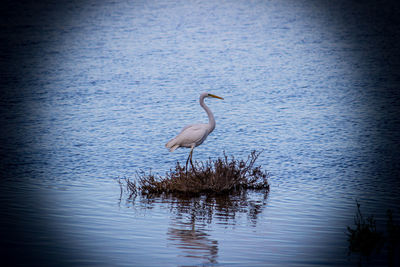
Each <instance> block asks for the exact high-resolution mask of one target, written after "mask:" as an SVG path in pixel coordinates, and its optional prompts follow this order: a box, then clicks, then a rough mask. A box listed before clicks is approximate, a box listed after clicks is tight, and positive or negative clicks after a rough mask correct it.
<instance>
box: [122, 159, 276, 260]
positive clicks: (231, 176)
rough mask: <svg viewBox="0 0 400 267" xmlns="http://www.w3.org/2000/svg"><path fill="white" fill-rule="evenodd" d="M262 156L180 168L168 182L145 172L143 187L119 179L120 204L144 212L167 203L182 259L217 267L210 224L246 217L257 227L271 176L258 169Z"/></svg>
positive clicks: (170, 234)
mask: <svg viewBox="0 0 400 267" xmlns="http://www.w3.org/2000/svg"><path fill="white" fill-rule="evenodd" d="M259 154H260V153H256V152H255V151H253V152H252V153H251V154H250V156H249V157H248V159H247V160H246V161H245V160H236V159H234V158H232V159H231V160H228V157H227V156H226V155H224V158H223V159H221V158H219V159H217V160H215V161H212V160H209V161H207V162H206V163H205V164H202V163H198V164H196V166H202V167H199V168H197V169H196V170H194V169H193V168H192V169H190V170H186V169H185V167H180V165H179V163H177V168H175V170H174V171H173V170H170V172H169V173H167V175H166V177H165V178H163V177H154V176H153V175H151V174H150V175H147V176H146V175H145V174H144V173H142V174H138V182H135V181H130V180H129V179H122V180H121V179H120V180H119V183H120V186H121V199H122V198H123V197H124V198H126V200H127V201H128V202H130V203H132V205H134V206H139V207H140V208H144V209H153V208H154V207H155V206H156V205H158V204H159V203H163V204H166V205H161V206H162V207H166V208H168V210H169V211H170V212H171V214H173V216H172V219H171V224H170V227H169V228H168V232H167V235H168V240H169V241H170V242H171V243H172V245H174V246H175V247H177V248H178V249H180V250H181V251H182V256H183V257H188V258H198V259H201V260H202V261H203V263H211V264H215V263H217V258H218V240H215V239H213V238H212V237H211V235H210V233H209V231H210V230H209V229H208V227H207V225H210V224H212V223H216V224H231V225H233V224H236V222H237V217H238V216H242V215H244V216H246V217H247V219H248V221H249V222H250V223H251V224H252V225H254V226H255V225H256V223H257V219H258V215H259V214H260V213H261V212H262V211H263V209H264V208H265V207H266V204H267V198H268V193H269V184H268V177H269V175H268V173H267V172H265V171H262V170H261V166H255V161H256V159H257V157H258V156H259ZM174 179H175V180H176V181H174ZM185 183H187V184H185ZM205 183H209V186H206V184H205ZM189 184H190V185H189ZM193 185H195V187H194V186H193ZM177 188H179V189H182V188H184V190H176V189H177Z"/></svg>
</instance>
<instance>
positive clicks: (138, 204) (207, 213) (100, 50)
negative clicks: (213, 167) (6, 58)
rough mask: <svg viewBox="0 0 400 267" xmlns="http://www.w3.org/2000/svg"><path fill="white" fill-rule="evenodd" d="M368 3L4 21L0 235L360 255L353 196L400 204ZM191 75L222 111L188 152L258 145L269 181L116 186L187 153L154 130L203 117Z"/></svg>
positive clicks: (393, 129) (65, 251)
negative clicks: (219, 193)
mask: <svg viewBox="0 0 400 267" xmlns="http://www.w3.org/2000/svg"><path fill="white" fill-rule="evenodd" d="M15 5H16V6H14V8H15V10H17V11H18V10H19V11H21V10H22V9H21V7H19V6H18V4H15ZM357 8H359V9H357ZM363 8H364V9H363ZM10 10H12V9H10ZM360 10H361V11H360ZM363 10H364V11H365V7H362V6H357V5H350V4H346V3H344V2H343V3H342V2H339V3H337V4H330V5H328V4H326V5H322V4H321V3H319V2H312V1H287V2H281V1H176V2H174V1H142V2H125V1H120V2H113V1H102V2H98V1H87V2H85V3H84V4H83V3H82V4H77V3H68V4H66V3H63V4H60V5H59V6H58V5H57V4H55V3H51V2H48V3H47V2H43V3H42V4H36V5H33V6H32V7H31V8H30V9H26V10H24V12H26V13H24V20H19V19H18V18H19V17H18V16H16V17H15V19H14V20H10V21H8V24H3V26H2V27H3V33H2V38H5V36H7V38H9V43H10V47H11V48H8V50H6V51H11V52H13V54H11V56H10V61H11V60H12V61H13V62H19V63H20V64H19V65H18V66H17V65H10V66H8V68H7V70H5V71H4V72H3V84H4V85H5V86H7V88H8V90H7V91H6V92H5V95H3V98H2V105H1V114H2V116H1V119H2V121H1V123H2V136H1V138H2V144H4V145H2V148H1V149H2V154H4V156H3V158H2V167H4V168H2V175H3V176H4V177H5V178H4V180H5V182H4V183H2V185H1V187H2V188H1V192H3V193H2V196H1V199H2V201H5V203H7V204H8V205H9V209H7V210H4V211H2V214H1V215H2V218H8V219H6V220H4V221H3V223H2V225H1V226H2V230H4V231H6V229H9V228H13V227H14V228H15V229H16V230H14V232H15V233H17V234H15V235H14V232H12V234H11V233H10V232H9V233H8V234H7V233H6V234H5V235H4V236H5V238H4V240H6V244H7V245H9V246H11V247H18V248H22V251H26V252H28V253H27V256H26V257H27V258H26V259H18V258H14V259H13V260H15V261H16V262H20V261H21V262H28V261H30V260H32V261H31V262H38V263H40V264H42V265H43V264H45V263H47V264H50V265H53V264H65V265H78V266H84V265H105V266H109V265H128V266H176V265H185V266H187V265H202V264H211V265H214V264H215V265H221V266H231V265H237V266H255V265H257V266H258V265H268V264H272V265H277V264H281V265H289V264H292V265H296V266H298V265H307V266H308V265H346V264H354V263H355V259H353V258H351V257H350V258H349V257H348V256H347V246H348V244H347V240H346V235H345V231H346V226H347V225H350V224H352V223H353V216H354V213H355V200H356V199H358V200H359V202H360V203H361V204H362V206H363V207H365V209H366V211H367V212H371V213H374V214H376V218H377V219H378V221H379V220H381V219H382V218H383V215H384V213H385V212H386V209H387V208H394V210H395V211H396V208H397V207H396V206H395V203H396V201H398V200H399V196H398V192H399V189H400V186H399V181H398V171H397V170H398V161H397V160H396V159H399V152H398V151H400V149H399V144H400V142H399V140H400V139H399V134H398V132H397V126H398V125H399V117H398V116H396V114H397V113H396V112H395V111H396V110H397V108H398V106H399V104H398V103H399V102H397V101H394V100H395V99H398V98H399V94H398V92H397V91H396V90H395V88H396V80H393V79H392V76H391V73H389V72H384V71H382V68H381V65H382V59H381V57H382V51H381V50H379V48H380V46H378V44H377V43H376V42H371V40H374V39H371V35H373V34H374V33H375V34H376V33H377V32H379V29H372V28H371V27H370V26H371V25H378V26H381V25H380V24H379V23H380V21H379V20H377V21H372V22H368V21H367V20H365V17H363V16H362V15H363V14H364V13H362V12H363ZM9 12H10V13H9V17H12V15H13V13H12V12H13V11H9ZM357 12H361V13H357ZM10 14H11V15H10ZM366 21H367V22H366ZM368 23H370V24H368ZM374 23H376V24H374ZM7 25H9V26H7ZM378 26H377V27H378ZM379 40H380V39H379ZM387 49H388V50H385V51H389V52H388V53H390V51H392V50H390V49H391V47H388V48H387ZM2 53H3V52H2ZM387 64H389V65H390V64H392V63H391V62H390V60H389V61H388V62H387ZM383 89H387V90H383ZM203 91H208V92H210V93H214V94H216V95H220V96H222V97H224V98H225V100H224V101H220V100H216V99H207V100H206V103H207V105H209V107H210V108H211V109H212V110H213V112H214V115H215V117H216V121H217V126H216V129H215V131H214V132H213V133H212V134H211V135H210V136H209V137H208V139H207V140H206V141H205V143H204V144H203V145H201V146H200V147H198V148H196V149H195V151H194V159H196V160H199V161H202V160H206V159H208V158H212V159H215V158H217V157H220V156H222V155H223V152H224V151H225V153H226V154H228V155H232V156H235V157H236V158H243V159H245V158H246V157H247V156H248V154H249V153H250V152H251V151H252V150H258V151H261V150H264V151H263V153H262V154H261V156H260V157H259V159H258V164H260V165H262V167H263V169H264V170H267V171H268V172H269V173H270V174H271V178H270V183H271V191H270V193H269V194H263V193H257V192H247V193H243V194H241V195H233V196H228V197H209V198H207V197H205V196H202V197H198V198H188V199H178V198H174V197H156V198H150V199H147V198H145V197H140V196H138V197H136V198H134V199H133V200H132V199H128V196H127V194H126V192H123V194H122V195H121V191H120V186H119V183H118V178H124V177H126V178H130V179H134V178H135V177H136V173H137V172H138V171H141V170H145V171H149V170H151V171H152V172H153V173H156V174H159V175H163V174H164V173H165V172H166V171H167V170H169V169H170V168H172V167H174V164H175V162H176V161H177V160H179V161H181V162H182V161H184V160H186V157H187V153H188V150H185V149H179V150H177V151H175V152H174V153H169V152H168V151H167V150H166V149H165V147H164V144H165V143H166V141H168V140H169V139H170V138H172V137H173V136H174V135H175V134H176V133H178V132H179V130H180V129H181V127H183V126H184V125H186V124H189V123H192V122H196V121H206V115H205V112H204V111H203V110H202V109H201V107H200V106H199V105H198V97H199V94H200V93H201V92H203ZM388 103H389V104H388ZM8 240H10V241H9V243H7V242H8ZM11 240H12V241H11Z"/></svg>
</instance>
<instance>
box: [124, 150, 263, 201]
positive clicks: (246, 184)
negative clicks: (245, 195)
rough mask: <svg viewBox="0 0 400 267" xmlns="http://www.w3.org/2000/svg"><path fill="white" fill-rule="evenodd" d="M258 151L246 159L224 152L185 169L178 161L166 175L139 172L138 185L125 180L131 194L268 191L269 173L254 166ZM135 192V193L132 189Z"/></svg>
mask: <svg viewBox="0 0 400 267" xmlns="http://www.w3.org/2000/svg"><path fill="white" fill-rule="evenodd" d="M260 154H261V152H256V151H252V152H251V154H250V155H249V156H248V158H247V160H237V159H235V158H234V157H231V158H230V159H229V158H228V156H227V155H226V154H225V153H224V156H223V157H222V158H218V159H216V160H211V159H209V160H207V161H206V162H205V163H203V162H196V163H195V168H194V169H193V168H189V169H188V170H187V169H186V167H185V166H182V165H181V164H180V163H179V162H177V163H176V166H175V169H174V170H172V169H171V170H170V171H169V172H167V173H166V175H165V177H162V176H155V175H153V174H152V173H149V174H146V173H144V172H141V173H138V177H137V178H138V179H137V185H136V183H135V182H132V181H129V180H127V187H128V190H130V191H132V194H133V193H135V194H136V192H140V193H141V194H142V195H152V194H155V195H158V194H164V193H165V194H181V195H182V194H184V195H198V194H203V193H204V194H208V193H210V194H224V193H229V192H232V191H238V190H246V189H255V190H267V191H268V190H269V183H268V178H269V174H268V173H267V172H265V171H263V170H262V169H261V166H256V165H255V162H256V160H257V158H258V156H259V155H260ZM133 191H134V192H133Z"/></svg>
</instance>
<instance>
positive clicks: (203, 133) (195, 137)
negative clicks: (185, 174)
mask: <svg viewBox="0 0 400 267" xmlns="http://www.w3.org/2000/svg"><path fill="white" fill-rule="evenodd" d="M206 97H214V98H219V99H223V98H222V97H219V96H216V95H213V94H208V93H202V94H201V95H200V106H201V107H202V108H203V109H204V110H205V111H206V113H207V115H208V124H207V123H197V124H191V125H187V126H185V127H183V129H182V130H181V132H180V133H179V134H178V135H177V136H176V137H175V138H173V139H171V140H170V141H169V142H168V143H167V144H166V145H165V147H166V148H169V151H170V152H173V151H174V150H175V149H177V148H179V147H187V148H190V153H189V157H188V160H189V159H190V162H191V164H192V167H193V163H192V153H193V149H194V148H195V147H197V146H199V145H201V144H202V143H203V142H204V140H206V138H207V136H208V135H209V134H210V133H211V132H212V131H213V130H214V128H215V119H214V115H213V114H212V112H211V110H210V109H209V107H207V106H206V104H204V99H205V98H206ZM188 160H187V161H186V166H187V162H188ZM186 169H187V168H186Z"/></svg>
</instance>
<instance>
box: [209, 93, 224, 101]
mask: <svg viewBox="0 0 400 267" xmlns="http://www.w3.org/2000/svg"><path fill="white" fill-rule="evenodd" d="M208 96H211V97H215V98H218V99H222V100H224V98H223V97H220V96H217V95H213V94H208Z"/></svg>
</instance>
